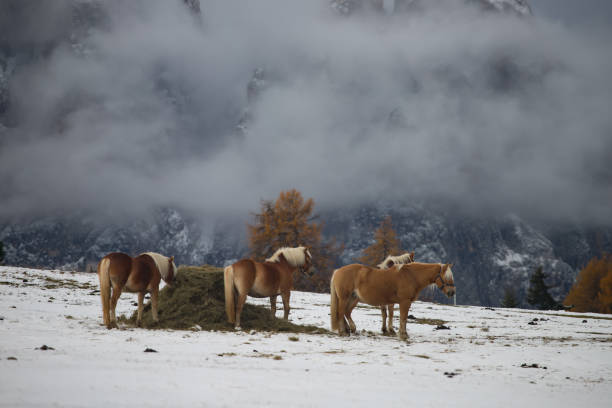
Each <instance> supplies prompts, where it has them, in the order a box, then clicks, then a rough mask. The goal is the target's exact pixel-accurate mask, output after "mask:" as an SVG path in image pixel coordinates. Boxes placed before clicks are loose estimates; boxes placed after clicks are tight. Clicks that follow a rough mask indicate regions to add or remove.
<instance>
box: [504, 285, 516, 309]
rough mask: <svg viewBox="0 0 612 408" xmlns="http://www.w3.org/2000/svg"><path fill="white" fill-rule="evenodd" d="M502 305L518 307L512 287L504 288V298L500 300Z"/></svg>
mask: <svg viewBox="0 0 612 408" xmlns="http://www.w3.org/2000/svg"><path fill="white" fill-rule="evenodd" d="M501 305H502V307H508V308H511V307H518V299H517V298H516V293H515V291H514V289H512V288H510V287H507V288H506V289H505V290H504V298H503V299H502V301H501Z"/></svg>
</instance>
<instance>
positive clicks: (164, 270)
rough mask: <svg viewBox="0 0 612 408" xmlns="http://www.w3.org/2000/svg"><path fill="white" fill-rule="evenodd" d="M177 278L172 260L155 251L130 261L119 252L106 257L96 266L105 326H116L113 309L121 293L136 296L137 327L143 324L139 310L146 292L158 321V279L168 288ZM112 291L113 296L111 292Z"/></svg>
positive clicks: (129, 257) (154, 316)
mask: <svg viewBox="0 0 612 408" xmlns="http://www.w3.org/2000/svg"><path fill="white" fill-rule="evenodd" d="M174 275H176V265H175V264H174V257H173V256H172V257H170V258H168V257H165V256H163V255H161V254H158V253H155V252H147V253H144V254H141V255H138V256H137V257H135V258H132V257H131V256H129V255H126V254H124V253H121V252H113V253H110V254H108V255H106V256H105V257H104V258H102V259H101V260H100V263H98V279H99V280H100V297H101V298H102V315H103V319H104V324H105V325H106V327H107V328H109V329H111V328H113V327H117V318H116V316H115V309H116V307H117V301H118V300H119V296H121V292H122V291H126V292H137V293H138V318H137V324H138V325H139V326H140V324H141V322H142V309H143V302H144V296H145V293H147V292H149V293H151V306H152V313H153V321H157V320H158V318H157V299H158V295H159V283H160V281H161V279H163V280H164V282H166V283H167V284H168V285H170V284H171V283H172V280H173V279H174ZM111 288H112V293H111Z"/></svg>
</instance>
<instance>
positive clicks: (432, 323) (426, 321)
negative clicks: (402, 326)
mask: <svg viewBox="0 0 612 408" xmlns="http://www.w3.org/2000/svg"><path fill="white" fill-rule="evenodd" d="M407 322H408V323H417V324H428V325H430V326H440V325H443V324H444V323H446V322H445V321H444V320H440V319H419V318H417V319H408V320H407Z"/></svg>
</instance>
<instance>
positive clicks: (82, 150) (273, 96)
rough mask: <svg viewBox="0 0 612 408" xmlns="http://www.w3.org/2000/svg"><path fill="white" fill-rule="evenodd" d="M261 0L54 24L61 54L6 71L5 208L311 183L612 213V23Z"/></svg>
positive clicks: (218, 201)
mask: <svg viewBox="0 0 612 408" xmlns="http://www.w3.org/2000/svg"><path fill="white" fill-rule="evenodd" d="M251 3H253V2H248V1H245V2H238V3H237V2H226V1H203V2H202V10H203V14H204V16H203V22H202V24H198V23H197V22H196V21H195V20H194V18H193V16H192V15H190V13H189V11H188V10H187V9H186V8H185V7H184V6H183V5H182V2H178V1H177V2H166V1H155V2H154V1H151V2H149V1H147V2H130V3H129V4H127V5H126V4H123V3H122V2H110V3H108V4H107V5H106V6H105V8H104V9H103V14H104V18H103V19H102V20H103V23H100V24H99V25H97V26H96V27H95V28H94V29H91V30H86V31H85V32H79V38H78V41H75V40H74V38H72V39H71V38H70V35H69V34H70V33H68V35H66V34H65V33H61V31H60V34H56V33H55V31H53V30H51V29H49V32H50V33H53V35H54V36H55V37H57V38H56V39H55V40H54V46H53V47H52V50H51V51H49V52H48V53H46V54H43V55H41V56H40V57H36V58H30V59H29V60H28V62H27V63H24V64H22V65H20V66H19V67H18V68H16V69H15V70H14V72H13V73H12V74H11V75H12V76H11V77H10V81H9V83H10V87H9V91H10V96H11V99H10V107H9V109H8V110H7V111H6V112H5V114H4V116H3V119H2V120H3V121H4V123H5V124H7V127H6V128H5V129H4V130H3V131H2V130H0V149H1V150H0V174H2V180H3V182H2V184H1V185H0V194H2V196H3V199H2V201H3V204H2V206H1V208H0V217H5V218H6V217H14V216H28V215H46V214H54V213H64V214H65V213H70V212H71V211H86V212H91V213H94V214H104V215H109V214H112V215H115V214H120V213H121V214H138V213H142V212H145V211H147V210H149V209H151V208H155V207H160V206H176V207H179V208H182V209H185V210H188V211H191V212H195V213H200V214H211V215H223V214H230V215H231V214H244V213H247V212H248V211H252V210H254V209H256V208H257V205H258V202H259V200H260V199H261V198H273V197H275V196H276V195H277V194H278V192H279V191H280V190H282V189H288V188H297V189H299V190H301V191H302V192H303V193H304V194H305V195H306V196H308V197H313V198H315V201H316V202H317V203H318V206H322V207H333V208H338V207H342V206H346V205H355V204H359V203H362V202H369V201H371V200H375V199H377V198H380V197H382V198H385V199H388V200H401V201H410V200H433V201H435V202H436V203H442V204H447V205H448V206H449V208H451V209H454V210H457V211H473V212H476V213H484V212H493V213H496V212H508V211H510V212H517V213H519V214H524V215H526V216H530V217H535V218H546V219H553V220H581V221H588V222H596V223H602V222H610V221H612V217H611V215H612V214H611V210H610V207H609V203H610V202H612V170H610V169H611V167H610V166H609V159H610V157H612V120H611V119H610V115H609V112H608V111H609V107H610V102H611V101H612V82H610V80H609V73H610V72H612V51H611V50H610V47H609V42H608V38H609V37H607V36H604V35H602V31H601V30H598V31H597V33H588V32H587V31H585V30H580V31H575V30H572V29H569V28H566V27H564V26H562V25H559V24H556V23H551V22H548V21H546V20H545V19H541V18H537V17H529V18H519V17H517V16H515V15H514V14H501V13H491V12H483V11H481V10H479V9H477V8H476V7H472V6H459V5H458V4H457V2H449V1H440V2H432V4H431V5H430V6H428V7H427V8H425V9H422V10H419V11H418V12H417V11H415V12H414V13H413V14H401V15H393V16H392V15H384V16H381V15H373V14H372V15H363V16H353V17H351V18H345V17H341V16H338V15H335V14H334V13H332V12H331V11H330V10H329V7H327V4H328V2H327V1H315V2H302V1H286V0H284V1H281V0H277V1H273V0H269V1H264V2H257V4H251ZM304 3H306V4H304ZM428 3H429V2H428ZM65 4H66V5H65V7H71V6H70V3H65ZM56 13H58V14H56V15H60V16H62V18H61V19H59V20H60V21H63V18H64V17H63V16H65V15H66V9H62V8H61V7H60V8H59V10H56ZM29 17H31V18H36V19H41V20H44V19H45V17H46V16H45V15H44V14H40V15H35V16H31V15H30V16H29ZM19 35H21V36H22V37H20V38H23V39H24V40H23V43H24V44H25V45H23V47H22V48H23V49H26V48H27V47H30V46H31V44H32V43H33V42H34V43H36V41H41V40H40V38H37V37H33V36H32V35H30V34H28V33H27V32H26V33H25V34H23V33H22V34H19ZM49 35H51V34H49ZM55 37H54V38H55ZM26 40H27V41H26ZM29 44H30V45H29ZM22 51H23V50H22ZM11 52H12V53H13V54H15V52H14V51H11ZM19 58H23V57H19V56H14V57H13V60H15V61H19ZM5 59H6V60H9V59H7V58H5ZM256 68H260V69H263V72H264V75H263V77H264V79H263V83H260V84H259V86H258V88H257V89H258V91H257V96H256V97H255V98H253V100H252V101H251V102H248V101H247V93H246V88H247V84H248V83H249V80H250V79H251V78H252V75H253V72H254V70H255V69H256ZM247 111H248V117H249V118H250V119H249V120H247V121H245V122H244V123H246V131H245V132H240V131H238V130H237V124H238V123H239V122H240V120H241V118H242V119H244V118H245V117H246V112H247Z"/></svg>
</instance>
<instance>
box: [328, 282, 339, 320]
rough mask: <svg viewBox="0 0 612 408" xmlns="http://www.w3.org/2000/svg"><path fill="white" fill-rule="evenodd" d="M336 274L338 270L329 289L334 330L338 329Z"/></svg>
mask: <svg viewBox="0 0 612 408" xmlns="http://www.w3.org/2000/svg"><path fill="white" fill-rule="evenodd" d="M335 276H336V271H334V273H333V274H332V277H331V282H330V284H329V289H330V293H331V300H330V302H329V306H330V314H331V329H332V331H336V330H338V295H337V294H336V288H335V285H334V277H335Z"/></svg>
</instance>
